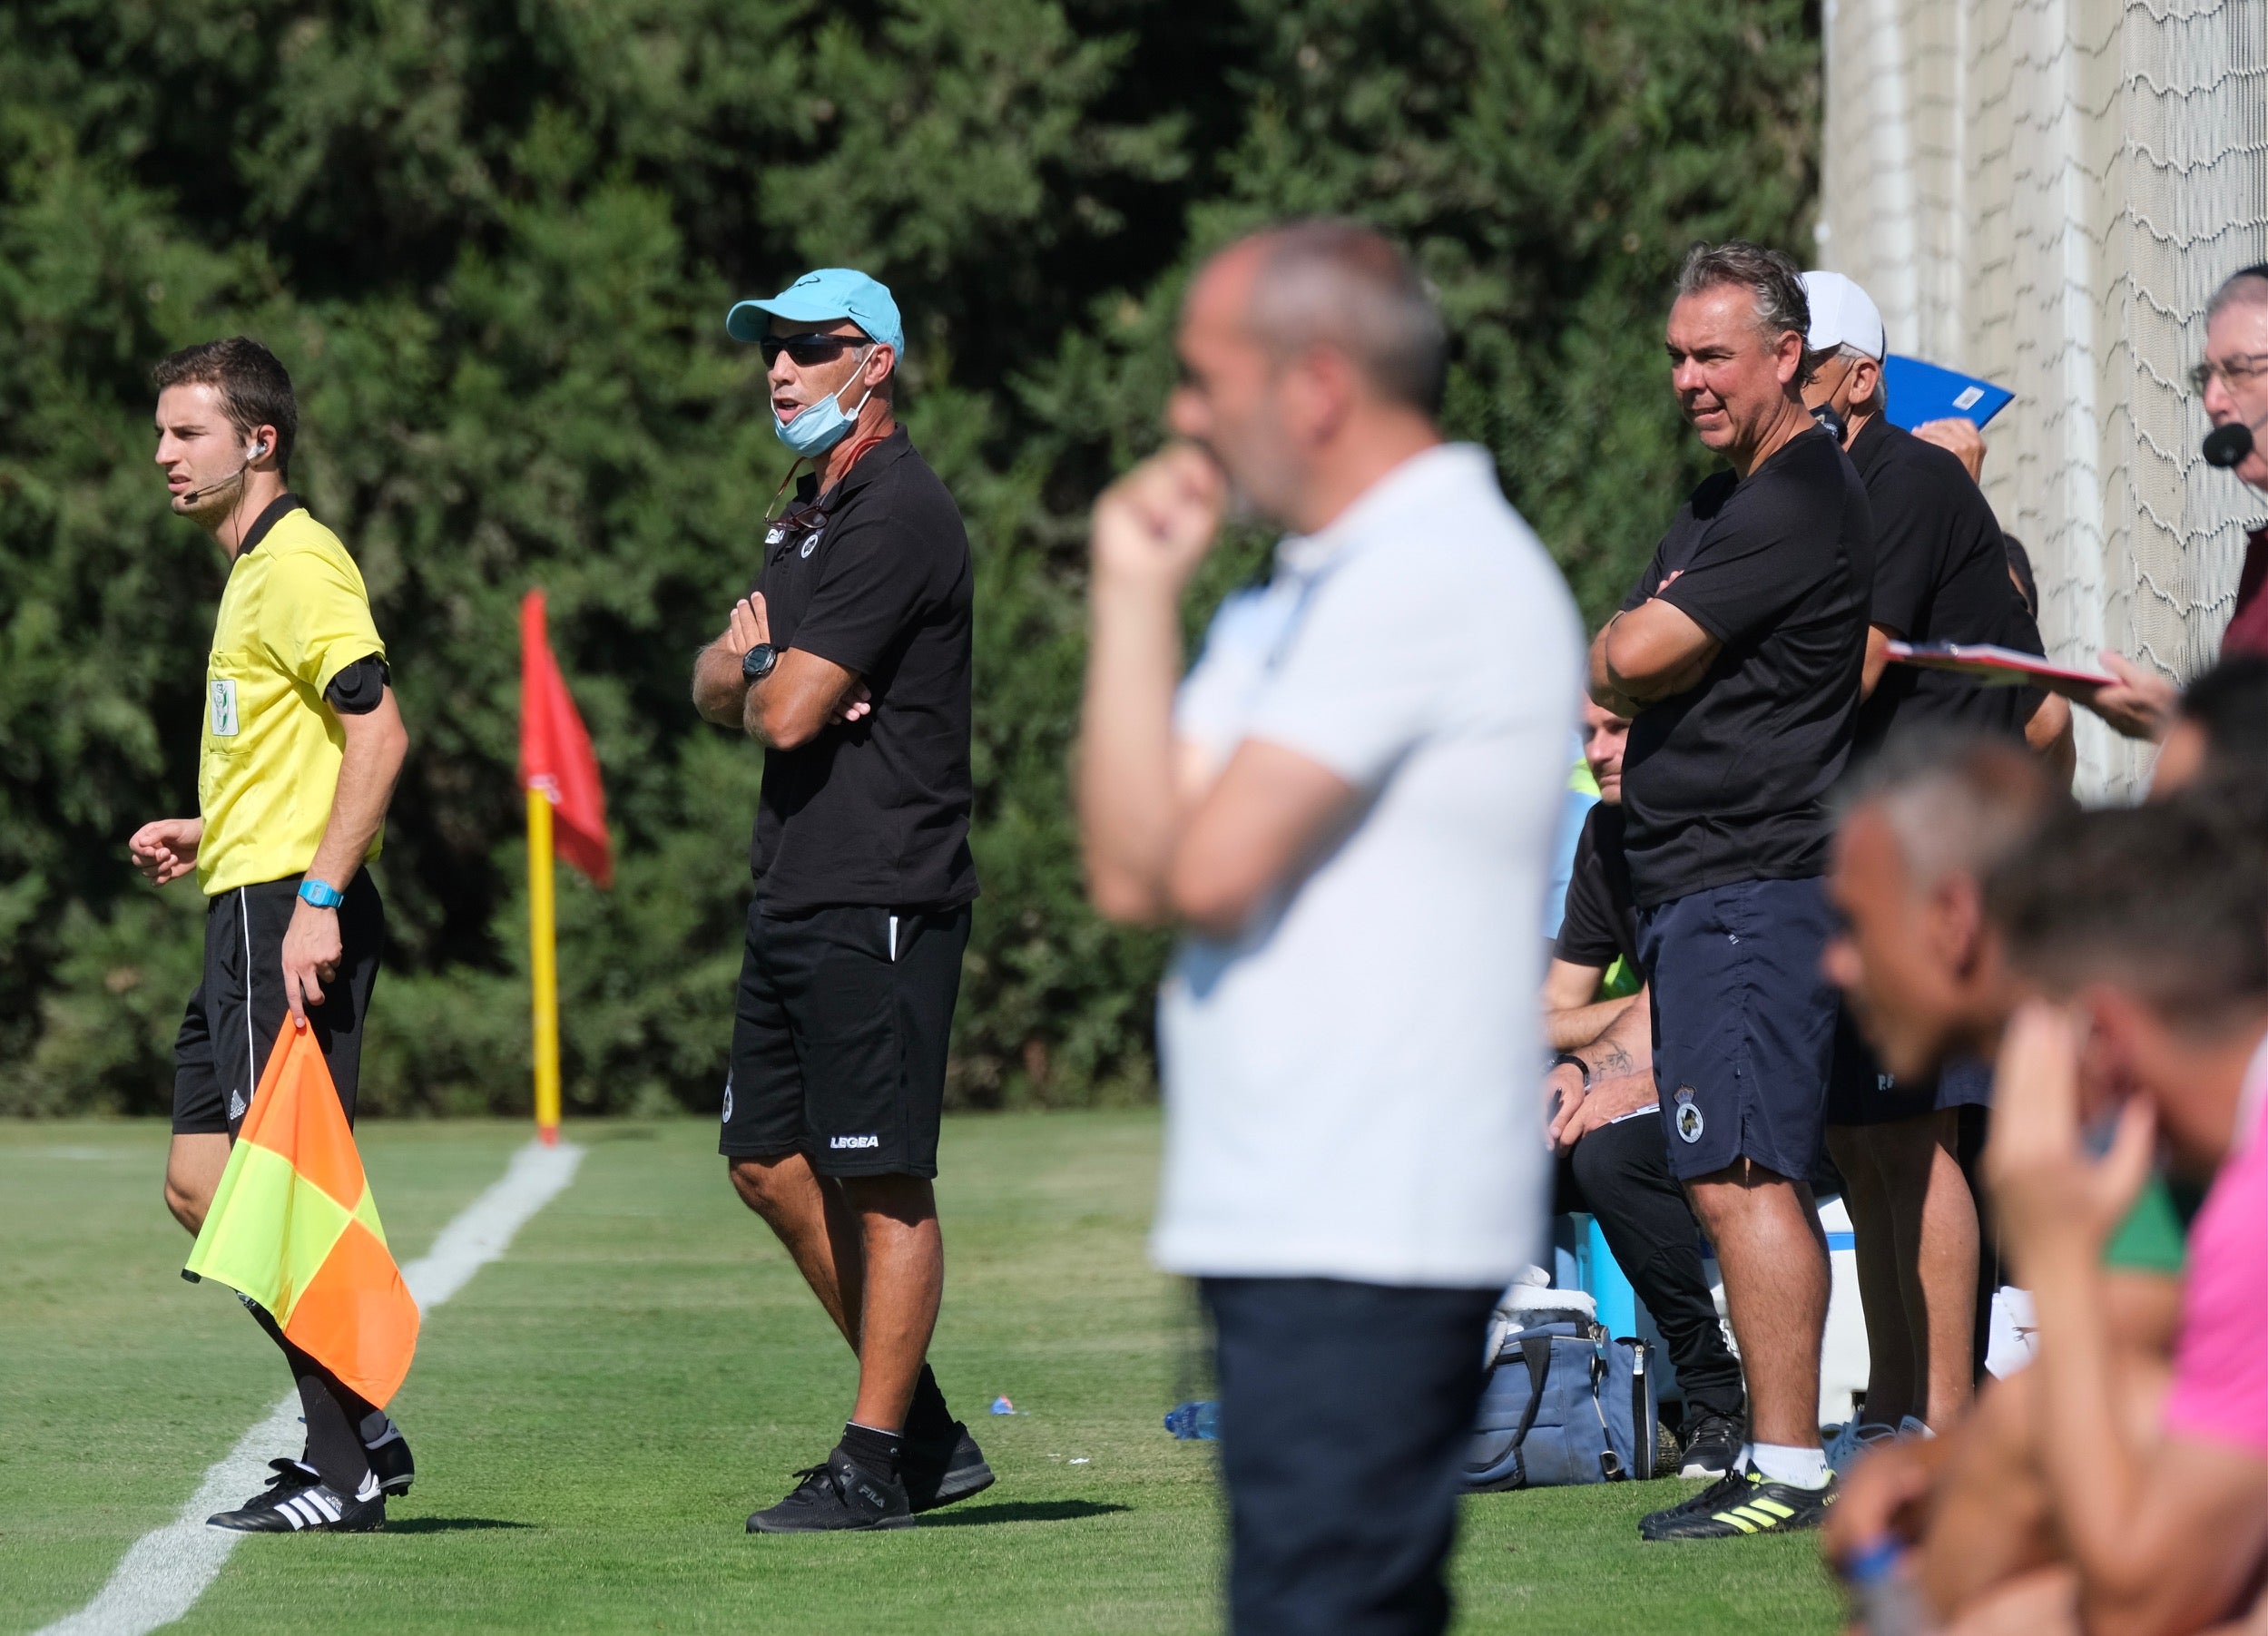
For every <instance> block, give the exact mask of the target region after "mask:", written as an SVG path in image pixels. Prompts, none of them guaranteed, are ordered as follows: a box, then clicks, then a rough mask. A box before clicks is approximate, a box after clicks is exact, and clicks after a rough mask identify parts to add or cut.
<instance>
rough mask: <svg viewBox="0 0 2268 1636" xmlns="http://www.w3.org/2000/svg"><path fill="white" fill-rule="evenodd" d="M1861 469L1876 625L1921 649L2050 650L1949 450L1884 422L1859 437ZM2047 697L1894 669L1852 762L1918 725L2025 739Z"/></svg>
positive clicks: (1855, 460)
mask: <svg viewBox="0 0 2268 1636" xmlns="http://www.w3.org/2000/svg"><path fill="white" fill-rule="evenodd" d="M1851 464H1852V465H1855V466H1857V467H1858V468H1859V476H1860V478H1861V480H1862V481H1863V482H1864V483H1865V484H1866V495H1867V504H1868V507H1869V509H1870V510H1871V511H1872V512H1873V514H1874V596H1873V607H1872V610H1871V612H1870V613H1869V615H1868V619H1869V622H1870V623H1873V624H1877V625H1880V626H1882V627H1883V628H1884V629H1885V630H1889V631H1893V632H1897V633H1898V634H1899V635H1900V636H1901V637H1903V638H1905V639H1906V640H1907V641H1908V642H1997V643H1998V644H1999V645H2000V646H2001V647H2004V648H2015V649H2017V650H2018V651H2021V652H2026V653H2043V652H2045V651H2047V648H2046V645H2045V644H2044V643H2043V642H2041V641H2040V639H2039V626H2038V624H2037V622H2035V621H2034V620H2033V618H2032V616H2031V615H2030V614H2029V613H2027V612H2025V610H2024V599H2023V598H2022V597H2021V596H2019V595H2018V593H2017V589H2016V584H2015V582H2014V581H2012V580H2010V579H2009V578H2008V544H2007V542H2006V541H2005V540H2003V539H2002V538H2001V535H2000V524H1999V521H1998V519H1997V518H1995V517H1994V516H1993V514H1992V506H1991V505H1989V504H1988V502H1987V501H1986V499H1985V496H1984V495H1983V494H1982V493H1981V492H1980V491H1979V490H1978V487H1977V485H1976V484H1975V483H1974V482H1972V481H1971V480H1970V478H1969V468H1968V467H1966V466H1964V465H1962V464H1961V463H1960V461H1959V460H1958V459H1957V458H1955V457H1954V456H1953V455H1952V454H1951V453H1950V452H1949V451H1948V450H1945V449H1941V448H1939V447H1938V446H1937V445H1935V444H1933V443H1925V442H1923V441H1922V440H1921V439H1920V438H1919V437H1916V436H1914V435H1913V434H1912V433H1910V432H1908V431H1905V430H1904V429H1902V428H1901V427H1899V426H1892V425H1891V424H1890V422H1889V421H1888V420H1887V419H1885V418H1883V417H1882V416H1880V415H1877V416H1874V417H1873V418H1872V419H1870V420H1869V421H1868V422H1867V423H1866V425H1864V426H1861V427H1860V428H1859V435H1858V436H1856V437H1854V438H1852V439H1851ZM2041 698H2042V695H2041V694H2040V693H2039V692H2038V691H2037V690H2035V689H2032V688H2024V687H1986V686H1984V685H1982V684H1981V683H1979V682H1978V681H1975V680H1974V679H1973V678H1970V677H1967V676H1959V675H1955V674H1954V673H1953V672H1951V671H1929V670H1924V669H1922V668H1921V667H1920V666H1919V665H1910V664H1891V665H1886V666H1884V667H1883V670H1882V679H1881V681H1880V682H1879V683H1877V684H1876V686H1875V689H1874V695H1873V697H1872V698H1870V699H1869V700H1867V701H1866V702H1865V703H1864V704H1862V705H1861V706H1860V707H1859V729H1858V738H1857V740H1856V743H1855V745H1854V747H1853V749H1852V751H1851V753H1852V754H1853V755H1854V756H1865V755H1868V754H1870V753H1871V752H1872V751H1873V750H1875V749H1879V748H1880V746H1881V744H1882V742H1883V740H1886V739H1888V738H1889V737H1890V732H1891V730H1893V729H1908V728H1911V727H1913V726H1915V725H1917V724H1920V723H1929V724H1931V725H1936V726H1941V727H1947V728H1955V729H1969V730H1976V731H1979V732H1991V733H2006V734H2009V735H2012V736H2014V737H2016V738H2018V739H2020V738H2022V737H2023V736H2024V724H2025V723H2026V722H2027V721H2029V720H2031V719H2032V712H2033V711H2034V710H2037V709H2038V708H2039V704H2040V700H2041Z"/></svg>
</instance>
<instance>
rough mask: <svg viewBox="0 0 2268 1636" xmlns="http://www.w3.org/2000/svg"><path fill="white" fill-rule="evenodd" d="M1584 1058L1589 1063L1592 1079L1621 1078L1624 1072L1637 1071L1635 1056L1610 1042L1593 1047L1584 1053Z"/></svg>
mask: <svg viewBox="0 0 2268 1636" xmlns="http://www.w3.org/2000/svg"><path fill="white" fill-rule="evenodd" d="M1585 1060H1586V1062H1588V1063H1590V1064H1591V1077H1592V1078H1593V1079H1594V1080H1602V1079H1621V1078H1622V1077H1623V1076H1624V1075H1625V1074H1631V1073H1637V1072H1638V1060H1637V1058H1635V1057H1634V1056H1632V1055H1631V1054H1630V1053H1629V1052H1627V1051H1625V1049H1623V1047H1622V1046H1620V1045H1617V1044H1615V1043H1612V1042H1609V1043H1606V1044H1604V1045H1600V1046H1596V1047H1594V1049H1593V1051H1592V1052H1590V1053H1586V1057H1585Z"/></svg>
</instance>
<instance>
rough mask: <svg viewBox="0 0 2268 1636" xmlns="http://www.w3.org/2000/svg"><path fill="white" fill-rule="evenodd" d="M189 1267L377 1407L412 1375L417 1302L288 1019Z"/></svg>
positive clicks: (325, 1086)
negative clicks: (262, 1312) (245, 1303)
mask: <svg viewBox="0 0 2268 1636" xmlns="http://www.w3.org/2000/svg"><path fill="white" fill-rule="evenodd" d="M182 1271H183V1273H184V1275H185V1276H187V1277H190V1278H211V1279H212V1280H213V1281H214V1282H215V1283H220V1284H226V1285H227V1286H228V1287H229V1288H231V1289H236V1290H241V1291H242V1292H243V1293H244V1294H246V1295H248V1296H250V1298H252V1299H253V1300H256V1301H258V1302H259V1303H260V1305H261V1306H262V1307H265V1308H267V1309H268V1311H269V1313H270V1316H271V1317H273V1318H275V1320H276V1322H277V1323H278V1324H279V1325H280V1326H281V1327H282V1329H283V1333H284V1337H285V1338H286V1339H287V1340H289V1341H290V1342H291V1344H292V1345H293V1346H295V1347H299V1349H300V1350H302V1351H304V1352H306V1353H307V1354H308V1355H309V1357H313V1358H314V1359H315V1361H316V1362H318V1363H319V1364H321V1365H322V1366H323V1367H325V1368H327V1369H329V1371H330V1372H331V1373H332V1374H333V1375H335V1376H338V1377H339V1380H340V1381H341V1382H343V1383H344V1384H345V1385H346V1386H348V1387H349V1388H350V1389H351V1390H353V1391H356V1392H358V1393H360V1394H361V1395H362V1396H364V1397H366V1398H368V1400H369V1401H370V1403H371V1404H372V1405H373V1406H376V1407H378V1408H384V1407H385V1406H386V1405H387V1403H388V1400H389V1399H391V1398H392V1397H393V1396H394V1393H395V1391H396V1390H397V1389H398V1387H399V1386H401V1383H402V1377H403V1376H406V1375H407V1374H408V1373H409V1360H410V1358H411V1357H412V1356H413V1355H414V1354H415V1353H416V1352H417V1301H416V1300H415V1299H414V1298H412V1297H411V1295H410V1293H409V1286H408V1285H407V1284H405V1283H403V1282H402V1275H401V1269H399V1268H398V1267H396V1266H395V1265H394V1256H393V1252H392V1251H391V1250H389V1249H387V1247H386V1229H384V1228H382V1227H380V1226H379V1225H378V1206H377V1204H376V1203H374V1202H373V1201H372V1200H371V1198H370V1183H369V1180H368V1178H366V1177H365V1176H364V1175H363V1173H362V1155H361V1153H360V1152H359V1151H357V1149H356V1147H355V1145H354V1131H352V1130H351V1129H350V1128H349V1126H348V1123H347V1115H346V1112H345V1110H343V1109H341V1108H340V1107H339V1092H338V1091H337V1090H336V1089H335V1088H334V1087H333V1086H332V1084H331V1078H330V1070H329V1068H328V1067H326V1066H325V1065H324V1063H323V1048H322V1046H321V1044H320V1043H319V1042H318V1041H317V1040H316V1038H315V1031H314V1030H313V1029H311V1028H302V1027H299V1026H297V1025H295V1024H294V1023H293V1021H292V1020H291V1019H290V1018H289V1017H286V1018H285V1019H284V1024H283V1034H282V1035H281V1037H280V1038H279V1039H278V1040H277V1041H276V1045H275V1049H274V1050H272V1051H270V1053H268V1068H267V1071H266V1072H265V1073H262V1074H261V1075H260V1088H259V1089H258V1090H257V1091H255V1092H252V1105H251V1109H250V1112H247V1113H246V1114H245V1116H244V1126H243V1129H242V1130H241V1131H238V1133H237V1138H236V1145H235V1146H234V1147H232V1148H231V1149H230V1150H229V1168H228V1169H227V1170H225V1171H222V1172H221V1185H220V1188H219V1189H218V1190H216V1191H215V1192H214V1193H213V1195H212V1209H211V1211H210V1212H208V1213H207V1215H206V1217H205V1225H204V1229H203V1230H202V1231H201V1232H199V1233H198V1235H197V1244H196V1248H195V1249H191V1251H190V1252H189V1265H188V1266H187V1267H186V1268H184V1269H182Z"/></svg>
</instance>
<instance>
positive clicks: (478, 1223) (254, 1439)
mask: <svg viewBox="0 0 2268 1636" xmlns="http://www.w3.org/2000/svg"><path fill="white" fill-rule="evenodd" d="M582 1162H583V1150H582V1149H581V1148H579V1147H576V1146H575V1145H574V1144H573V1143H572V1142H562V1143H560V1144H559V1146H557V1147H555V1148H547V1147H544V1146H542V1145H540V1144H539V1143H536V1142H533V1141H531V1142H529V1143H528V1144H527V1146H525V1147H524V1148H522V1149H521V1150H520V1151H518V1152H516V1153H515V1154H513V1155H512V1162H511V1164H510V1165H509V1166H507V1167H506V1170H505V1172H504V1174H503V1176H502V1177H500V1178H499V1179H498V1180H496V1182H495V1183H494V1184H492V1185H491V1186H490V1187H489V1189H488V1190H487V1191H486V1192H485V1193H483V1194H481V1196H480V1197H479V1198H477V1199H476V1200H473V1201H472V1202H471V1203H470V1204H468V1205H466V1207H465V1208H464V1209H463V1210H460V1211H458V1212H457V1218H456V1220H453V1221H451V1222H450V1223H449V1224H448V1225H447V1227H445V1228H443V1229H441V1236H440V1237H439V1238H437V1239H434V1241H433V1248H432V1249H430V1250H427V1252H426V1253H425V1254H424V1255H423V1256H421V1257H419V1258H418V1259H417V1260H415V1261H412V1262H411V1263H410V1264H409V1265H408V1266H407V1267H405V1268H403V1269H402V1278H403V1280H404V1281H405V1282H407V1284H408V1286H409V1293H410V1294H411V1295H412V1296H414V1297H415V1298H417V1305H418V1307H419V1308H422V1309H423V1310H424V1311H427V1312H430V1311H432V1310H433V1309H434V1308H436V1307H438V1306H439V1305H440V1304H441V1303H442V1302H443V1301H446V1300H447V1299H448V1298H449V1297H451V1296H453V1295H455V1294H456V1293H457V1291H458V1290H460V1289H462V1288H465V1286H466V1284H467V1283H469V1282H471V1280H472V1276H473V1274H475V1273H476V1272H478V1271H479V1270H480V1269H482V1268H483V1267H485V1266H486V1265H487V1264H488V1263H489V1262H491V1261H493V1260H495V1259H496V1258H497V1257H498V1256H500V1255H502V1254H503V1253H504V1252H505V1249H506V1246H508V1245H509V1244H510V1243H511V1242H512V1235H513V1234H515V1233H516V1232H518V1231H519V1230H520V1229H521V1228H523V1227H525V1226H526V1225H527V1223H528V1220H529V1219H530V1218H531V1217H533V1216H534V1215H535V1212H536V1211H537V1210H541V1209H543V1208H544V1206H545V1205H546V1204H548V1203H550V1202H551V1201H552V1200H554V1199H555V1198H556V1197H557V1196H558V1195H559V1192H560V1190H562V1189H564V1188H565V1186H566V1185H567V1183H569V1182H570V1181H573V1180H574V1172H575V1168H576V1167H577V1166H578V1165H580V1164H581V1163H582ZM297 1425H299V1394H298V1393H297V1392H294V1393H293V1394H292V1395H291V1396H289V1397H286V1398H285V1399H284V1400H283V1401H282V1402H281V1403H280V1404H278V1405H277V1406H276V1409H275V1413H273V1414H271V1415H270V1416H268V1418H266V1419H265V1420H263V1421H261V1422H260V1424H259V1425H256V1426H254V1427H252V1429H251V1430H250V1431H249V1432H246V1433H245V1434H244V1435H243V1436H242V1437H241V1438H240V1439H239V1440H238V1442H237V1445H236V1446H235V1447H234V1448H232V1449H231V1450H230V1451H229V1453H228V1455H227V1457H226V1458H224V1459H222V1460H221V1461H219V1462H218V1463H216V1464H215V1465H212V1466H211V1468H210V1469H209V1470H207V1471H206V1473H205V1480H204V1482H203V1483H201V1484H199V1485H198V1488H197V1492H196V1493H195V1494H192V1495H191V1497H190V1501H189V1504H186V1505H184V1506H182V1513H181V1515H179V1516H177V1517H175V1518H174V1519H173V1520H172V1522H170V1523H166V1524H165V1526H164V1527H162V1528H155V1529H152V1530H151V1531H150V1532H149V1533H145V1534H143V1535H142V1537H141V1538H140V1539H138V1540H136V1541H135V1542H134V1543H133V1546H132V1547H131V1548H130V1549H129V1550H128V1551H127V1553H126V1554H125V1557H124V1558H123V1560H122V1561H121V1562H120V1563H119V1564H118V1568H117V1571H116V1572H113V1574H112V1575H111V1576H110V1583H108V1584H106V1585H104V1586H103V1589H102V1592H101V1594H99V1595H97V1596H96V1597H95V1599H94V1600H93V1602H89V1603H87V1604H86V1606H85V1607H83V1608H81V1609H80V1610H79V1611H78V1612H75V1613H72V1614H68V1615H66V1616H65V1617H64V1618H62V1619H59V1620H57V1621H55V1622H54V1623H53V1624H51V1625H48V1626H47V1627H46V1628H45V1629H44V1630H42V1631H38V1632H36V1636H145V1633H146V1632H148V1631H154V1630H158V1629H160V1628H162V1626H165V1625H169V1624H172V1622H173V1621H175V1620H177V1619H179V1618H181V1617H182V1614H184V1613H186V1612H189V1610H190V1609H191V1608H192V1607H194V1606H195V1605H196V1603H197V1599H198V1598H199V1597H200V1596H202V1595H203V1594H204V1593H205V1587H206V1586H207V1585H210V1584H211V1583H212V1581H213V1576H214V1575H215V1574H217V1573H219V1572H221V1563H225V1562H227V1561H228V1560H229V1553H230V1552H231V1551H233V1550H235V1549H236V1543H237V1541H239V1540H241V1539H242V1538H243V1537H244V1536H243V1535H242V1534H241V1533H230V1532H229V1531H228V1530H227V1529H225V1528H209V1527H207V1526H206V1525H205V1519H206V1518H207V1517H209V1516H211V1514H213V1513H214V1512H216V1511H227V1510H231V1509H232V1508H234V1507H235V1506H237V1505H239V1504H242V1502H243V1500H244V1497H245V1496H246V1495H247V1494H252V1493H254V1492H256V1491H257V1490H258V1489H259V1487H260V1483H261V1481H262V1479H263V1478H264V1477H265V1476H266V1475H267V1474H268V1462H269V1459H270V1457H271V1456H273V1455H277V1454H280V1453H289V1452H290V1450H291V1447H292V1445H293V1443H294V1442H295V1441H296V1440H297V1438H298V1435H299V1434H298V1433H297V1432H295V1431H294V1430H293V1428H294V1427H295V1426H297Z"/></svg>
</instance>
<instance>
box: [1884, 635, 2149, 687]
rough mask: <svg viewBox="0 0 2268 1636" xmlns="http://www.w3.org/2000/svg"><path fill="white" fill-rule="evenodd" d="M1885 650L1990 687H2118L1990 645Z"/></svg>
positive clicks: (1907, 645)
mask: <svg viewBox="0 0 2268 1636" xmlns="http://www.w3.org/2000/svg"><path fill="white" fill-rule="evenodd" d="M1883 651H1885V652H1887V653H1888V654H1889V655H1890V658H1891V660H1893V661H1895V662H1897V663H1899V664H1918V665H1920V666H1922V667H1923V668H1924V669H1926V670H1931V671H1956V672H1958V673H1959V674H1960V675H1963V676H1973V677H1975V678H1976V679H1977V680H1978V681H1981V682H1983V683H1984V684H1985V685H1986V686H1987V687H2008V688H2013V687H2036V686H2037V685H2039V684H2040V683H2042V682H2055V681H2060V682H2062V683H2064V684H2065V685H2066V686H2067V687H2116V685H2117V683H2118V678H2117V677H2116V676H2106V675H2103V674H2102V673H2101V672H2099V671H2075V670H2073V669H2072V668H2071V667H2070V666H2069V665H2061V664H2057V663H2056V662H2054V661H2052V660H2047V659H2042V658H2041V657H2040V656H2039V655H2038V654H2037V653H2024V652H2019V651H2018V650H2016V649H2014V648H2003V647H1998V646H1996V645H1995V644H1993V643H1991V642H1924V643H1922V644H1921V645H1920V646H1919V647H1917V646H1916V645H1915V644H1913V643H1912V642H1890V643H1888V644H1886V646H1885V648H1884V650H1883Z"/></svg>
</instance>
